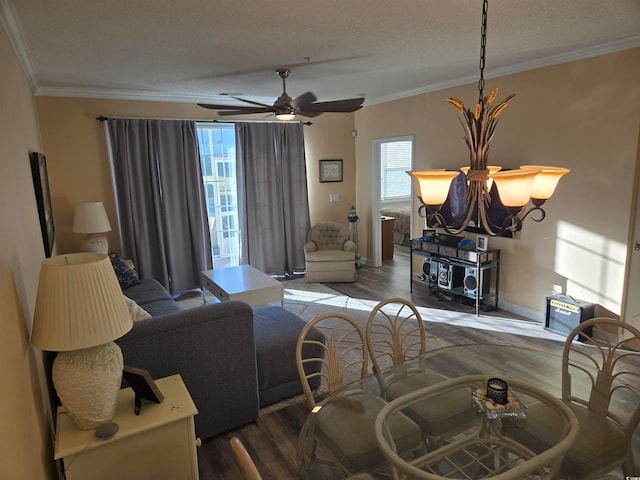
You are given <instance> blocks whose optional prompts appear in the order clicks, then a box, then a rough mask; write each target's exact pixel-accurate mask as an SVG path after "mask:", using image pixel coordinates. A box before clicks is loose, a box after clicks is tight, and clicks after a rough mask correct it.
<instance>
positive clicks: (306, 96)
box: [291, 92, 318, 108]
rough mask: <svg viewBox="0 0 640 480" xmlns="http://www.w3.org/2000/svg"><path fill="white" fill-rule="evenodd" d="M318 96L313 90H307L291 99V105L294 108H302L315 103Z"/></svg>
mask: <svg viewBox="0 0 640 480" xmlns="http://www.w3.org/2000/svg"><path fill="white" fill-rule="evenodd" d="M317 99H318V98H317V97H316V96H315V95H314V94H313V93H311V92H305V93H303V94H302V95H298V96H297V97H296V98H294V99H293V100H292V101H291V106H292V107H293V108H302V107H304V106H306V105H309V104H310V103H313V102H315V101H316V100H317Z"/></svg>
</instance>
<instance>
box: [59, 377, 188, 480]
mask: <svg viewBox="0 0 640 480" xmlns="http://www.w3.org/2000/svg"><path fill="white" fill-rule="evenodd" d="M155 383H156V385H157V386H158V389H159V390H160V392H162V395H163V396H164V400H163V401H162V403H152V402H149V403H143V405H142V410H141V411H140V415H136V414H135V413H134V397H135V395H134V393H133V391H132V390H131V388H124V389H122V390H120V393H119V394H118V405H117V409H116V414H115V417H114V418H113V420H112V421H113V422H115V423H117V424H118V425H119V427H120V428H119V430H118V431H117V432H116V434H115V435H114V436H113V437H111V438H108V439H106V440H101V439H98V438H96V436H95V430H80V429H78V428H77V427H76V426H75V424H74V423H73V420H72V419H71V418H70V416H69V415H68V414H67V413H66V410H65V408H64V407H59V408H58V414H57V423H56V440H55V451H54V459H55V460H59V459H62V460H63V464H64V473H65V476H66V479H67V480H75V479H78V480H101V479H104V480H107V479H108V480H111V479H114V478H130V479H147V478H171V479H172V480H180V479H183V480H197V479H198V478H199V474H198V457H197V453H196V445H197V439H196V435H195V429H194V424H193V416H194V415H196V414H197V413H198V410H197V409H196V406H195V405H194V404H193V401H192V400H191V396H190V395H189V392H188V391H187V389H186V387H185V385H184V383H183V382H182V378H181V377H180V375H172V376H170V377H165V378H161V379H159V380H155Z"/></svg>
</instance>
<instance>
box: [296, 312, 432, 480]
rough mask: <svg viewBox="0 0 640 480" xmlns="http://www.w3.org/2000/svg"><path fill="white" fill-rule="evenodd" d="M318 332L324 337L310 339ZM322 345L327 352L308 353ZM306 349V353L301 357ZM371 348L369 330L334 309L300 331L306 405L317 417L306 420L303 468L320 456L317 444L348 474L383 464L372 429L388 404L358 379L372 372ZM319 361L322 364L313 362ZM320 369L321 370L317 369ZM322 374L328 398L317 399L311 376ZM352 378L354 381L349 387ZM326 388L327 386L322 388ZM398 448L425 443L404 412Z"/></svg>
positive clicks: (395, 429)
mask: <svg viewBox="0 0 640 480" xmlns="http://www.w3.org/2000/svg"><path fill="white" fill-rule="evenodd" d="M310 332H320V334H321V335H322V337H323V338H324V342H322V341H319V340H317V337H316V338H314V337H311V338H309V335H310ZM318 345H321V346H322V347H323V349H324V355H322V356H320V357H315V358H314V357H309V356H308V352H309V351H310V350H311V349H312V348H315V347H317V346H318ZM303 351H305V354H307V355H305V356H303ZM368 359H369V352H368V349H367V343H366V340H365V335H364V332H363V331H362V329H361V328H360V326H359V325H358V324H357V323H356V321H355V320H354V319H353V318H351V317H350V316H349V315H346V314H344V313H340V312H330V313H325V314H323V315H319V316H317V317H316V318H314V319H313V320H312V321H310V322H309V323H308V324H307V325H306V326H305V327H304V328H303V330H302V332H301V333H300V336H299V338H298V343H297V345H296V363H297V366H298V373H299V375H300V380H301V382H302V387H303V391H304V396H305V399H306V403H307V407H308V409H309V411H310V412H311V413H310V415H312V416H313V417H312V418H311V419H310V420H312V421H311V422H309V421H307V422H306V423H305V425H307V426H308V428H309V430H310V431H306V432H305V431H304V429H303V432H301V434H300V440H299V441H300V445H299V447H298V452H299V458H298V460H299V464H300V465H299V466H300V469H301V470H302V471H304V470H305V469H307V468H309V466H311V465H312V464H313V463H314V462H317V461H319V458H318V456H317V452H316V447H319V449H320V450H321V451H322V453H325V454H326V455H327V456H328V457H329V461H330V462H331V463H333V464H336V465H337V466H339V467H340V468H341V469H342V470H343V471H344V473H345V474H346V475H347V476H349V475H354V474H357V473H359V472H367V471H374V470H376V469H377V468H379V467H380V466H382V465H383V464H384V463H385V458H384V456H383V455H382V453H381V452H380V450H379V448H378V444H377V442H376V438H375V434H374V423H375V419H376V416H377V415H378V413H379V412H380V410H382V408H383V407H384V406H385V405H386V404H387V402H386V401H385V400H384V399H382V398H381V397H380V396H378V395H375V394H371V393H367V392H366V390H365V389H364V388H362V386H361V384H360V383H359V382H358V380H360V379H361V378H364V377H366V376H367V374H368ZM317 365H320V368H319V369H318V368H313V370H316V372H314V373H307V372H309V371H311V370H312V369H311V368H310V367H311V366H317ZM317 370H319V371H317ZM316 377H320V378H321V387H320V389H319V390H318V391H319V392H320V393H322V394H324V393H328V394H330V395H331V397H330V401H329V402H325V403H322V402H320V403H316V399H315V397H314V392H313V390H312V388H311V386H310V383H309V382H310V380H311V379H313V378H316ZM349 381H351V382H352V383H351V384H350V385H348V386H347V387H346V388H345V386H346V385H347V383H348V382H349ZM323 389H324V390H323ZM391 431H392V435H393V438H394V441H395V443H396V445H397V447H398V450H399V451H400V452H412V451H417V450H419V449H420V448H421V446H422V445H423V442H422V434H421V432H420V427H419V426H418V425H416V423H415V422H413V421H412V420H411V419H409V418H408V417H406V416H404V415H401V416H398V418H397V419H395V420H394V423H393V424H392V425H391Z"/></svg>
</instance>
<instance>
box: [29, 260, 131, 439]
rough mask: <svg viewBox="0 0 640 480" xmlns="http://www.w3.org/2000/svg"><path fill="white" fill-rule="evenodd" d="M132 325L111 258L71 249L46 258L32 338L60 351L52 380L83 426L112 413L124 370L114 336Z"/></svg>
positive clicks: (37, 344) (104, 420) (41, 345)
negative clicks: (67, 252)
mask: <svg viewBox="0 0 640 480" xmlns="http://www.w3.org/2000/svg"><path fill="white" fill-rule="evenodd" d="M132 327H133V322H132V320H131V315H130V314H129V309H128V308H127V304H126V303H125V300H124V295H123V293H122V290H121V288H120V284H119V283H118V280H117V278H116V275H115V272H114V270H113V266H112V264H111V261H110V260H109V257H107V256H106V255H104V254H99V253H72V254H68V255H59V256H56V257H52V258H49V259H47V260H45V261H44V262H43V263H42V266H41V270H40V279H39V282H38V294H37V297H36V307H35V313H34V318H33V329H32V332H31V343H32V345H34V346H35V347H37V348H39V349H41V350H47V351H53V352H60V353H58V354H57V356H56V359H55V361H54V363H53V370H52V377H53V383H54V386H55V388H56V391H57V393H58V396H59V397H60V401H61V402H62V404H63V405H64V406H65V407H66V409H67V411H68V412H69V415H70V416H71V418H72V419H73V420H74V422H75V424H76V426H77V427H78V428H81V429H93V428H96V427H98V426H99V425H101V424H103V423H107V422H108V421H109V420H111V419H112V418H113V415H114V413H115V408H116V399H117V395H118V391H119V390H120V384H121V381H122V369H123V359H122V352H121V351H120V347H118V346H117V345H116V344H115V343H114V342H113V340H115V339H117V338H120V337H121V336H123V335H124V334H125V333H127V332H128V331H129V330H131V328H132Z"/></svg>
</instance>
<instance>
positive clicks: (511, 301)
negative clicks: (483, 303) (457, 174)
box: [356, 49, 640, 319]
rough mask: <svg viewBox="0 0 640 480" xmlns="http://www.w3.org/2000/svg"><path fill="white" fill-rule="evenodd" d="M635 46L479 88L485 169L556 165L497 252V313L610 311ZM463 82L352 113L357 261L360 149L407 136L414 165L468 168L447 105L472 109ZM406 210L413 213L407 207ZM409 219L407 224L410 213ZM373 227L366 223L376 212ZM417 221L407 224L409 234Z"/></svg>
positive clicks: (622, 240)
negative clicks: (488, 130)
mask: <svg viewBox="0 0 640 480" xmlns="http://www.w3.org/2000/svg"><path fill="white" fill-rule="evenodd" d="M638 79H640V49H633V50H628V51H624V52H619V53H614V54H609V55H604V56H599V57H594V58H590V59H586V60H580V61H575V62H571V63H565V64H561V65H555V66H551V67H546V68H540V69H536V70H531V71H528V72H523V73H518V74H514V75H509V76H504V77H500V78H496V79H493V78H492V79H488V80H486V83H485V85H486V87H485V88H486V90H487V93H488V91H489V90H490V89H491V88H493V87H499V88H500V93H499V95H498V100H501V99H502V98H504V97H505V96H506V95H508V94H510V93H516V97H515V98H514V99H513V100H512V101H511V102H510V104H509V107H508V108H507V109H506V110H505V111H504V112H503V113H502V114H501V119H500V123H499V125H498V126H497V128H496V132H495V137H494V141H493V143H492V147H491V153H490V157H489V158H490V163H491V164H494V165H502V166H503V167H505V168H514V167H518V166H519V165H522V164H542V165H558V166H566V167H568V168H570V169H571V170H572V172H571V173H570V174H569V175H567V176H565V177H564V178H563V179H562V180H561V181H560V184H559V187H558V189H557V191H556V194H555V195H554V197H553V198H552V199H551V200H550V201H549V202H548V203H547V205H546V206H545V209H546V211H547V218H546V219H545V220H544V222H542V223H535V222H533V221H532V220H531V219H527V220H525V225H524V228H523V230H522V232H520V234H519V235H518V238H517V239H513V240H512V239H497V238H491V239H490V241H489V244H490V246H491V247H496V248H500V249H502V264H501V277H500V300H501V305H502V306H503V307H506V308H507V309H508V310H512V311H516V312H519V313H522V314H525V315H528V316H529V317H530V318H538V319H542V318H543V316H542V314H543V310H544V306H545V297H546V296H547V295H551V294H554V293H558V292H562V293H567V294H570V295H574V296H575V297H576V298H579V299H584V300H587V301H591V302H594V303H598V304H601V305H603V306H604V307H606V308H608V309H610V310H612V311H614V312H616V313H620V302H621V298H622V287H623V285H622V283H623V278H624V268H625V265H624V263H625V258H626V242H627V234H628V230H629V219H630V211H631V204H632V201H633V198H632V190H633V178H634V172H635V168H636V157H637V148H638V145H637V142H638V126H639V124H640V81H639V80H638ZM477 95H478V93H477V85H476V84H469V85H465V86H461V87H457V88H450V89H446V90H443V91H439V92H434V93H429V94H424V95H419V96H416V97H413V98H407V99H403V100H398V101H394V102H388V103H385V104H380V105H374V106H371V107H367V108H365V109H363V110H361V111H358V112H356V128H357V130H358V137H357V139H356V165H357V172H356V178H357V205H358V209H359V213H360V214H361V215H360V217H361V219H362V220H363V221H362V222H361V224H360V233H361V235H360V238H361V239H363V243H362V244H361V252H362V253H363V256H365V257H368V258H372V250H371V249H372V246H371V242H370V241H369V240H368V236H369V232H370V229H371V218H372V212H371V210H370V208H369V209H367V206H368V205H370V204H371V186H370V185H371V168H370V164H371V160H370V159H371V141H372V140H373V139H377V138H386V137H394V136H401V135H415V168H416V169H426V168H435V167H438V166H439V167H447V168H448V169H451V170H454V169H456V168H457V167H459V166H462V165H468V163H467V162H468V160H467V158H468V154H467V150H466V145H465V144H464V141H463V139H462V135H463V132H462V127H461V126H460V123H459V121H458V119H457V118H456V115H457V112H456V110H455V109H454V108H453V107H452V106H451V105H449V104H448V103H446V101H445V100H446V98H447V97H449V96H453V97H457V98H459V99H461V100H462V101H463V102H466V103H474V102H476V100H477ZM414 211H417V207H416V208H415V209H414ZM416 217H417V215H416ZM376 218H377V215H376ZM422 225H424V220H423V219H419V218H416V219H415V221H414V227H413V233H414V235H416V236H417V235H419V234H420V233H421V229H422Z"/></svg>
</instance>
